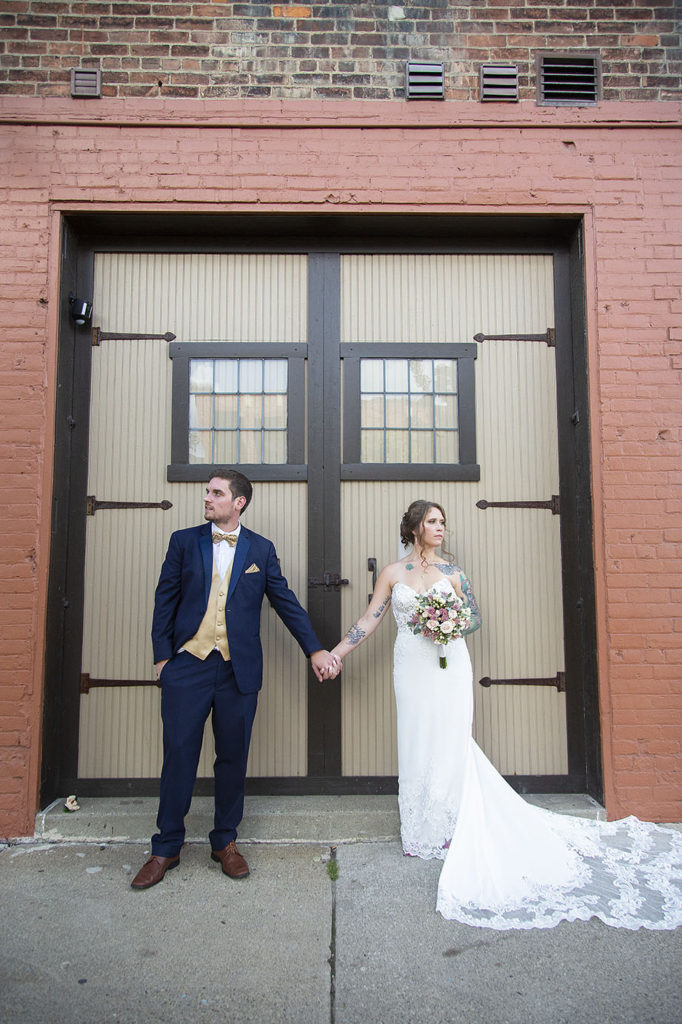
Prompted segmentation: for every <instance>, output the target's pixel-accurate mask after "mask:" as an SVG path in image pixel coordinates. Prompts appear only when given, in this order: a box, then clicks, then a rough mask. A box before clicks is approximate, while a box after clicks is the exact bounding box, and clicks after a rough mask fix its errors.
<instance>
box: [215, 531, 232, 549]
mask: <svg viewBox="0 0 682 1024" xmlns="http://www.w3.org/2000/svg"><path fill="white" fill-rule="evenodd" d="M221 540H226V541H227V543H228V544H229V545H230V547H231V548H233V547H234V546H235V544H236V543H237V534H236V533H214V534H213V543H214V544H220V542H221Z"/></svg>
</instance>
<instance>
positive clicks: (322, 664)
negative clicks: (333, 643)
mask: <svg viewBox="0 0 682 1024" xmlns="http://www.w3.org/2000/svg"><path fill="white" fill-rule="evenodd" d="M310 664H311V665H312V666H313V672H314V673H315V675H316V676H317V680H318V682H320V683H323V682H324V681H325V679H336V677H337V676H338V674H339V672H340V671H341V659H340V658H339V657H338V655H336V654H330V653H329V651H313V653H312V654H311V655H310Z"/></svg>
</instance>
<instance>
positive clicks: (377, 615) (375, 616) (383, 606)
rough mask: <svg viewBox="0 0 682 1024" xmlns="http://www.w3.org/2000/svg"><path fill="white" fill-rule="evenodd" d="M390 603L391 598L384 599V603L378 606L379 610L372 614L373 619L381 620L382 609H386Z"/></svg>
mask: <svg viewBox="0 0 682 1024" xmlns="http://www.w3.org/2000/svg"><path fill="white" fill-rule="evenodd" d="M390 603H391V598H390V595H389V596H388V597H387V598H386V600H385V601H384V603H383V604H381V605H379V609H378V611H376V612H374V618H375V619H380V618H381V616H382V615H383V613H384V608H387V607H388V605H389V604H390Z"/></svg>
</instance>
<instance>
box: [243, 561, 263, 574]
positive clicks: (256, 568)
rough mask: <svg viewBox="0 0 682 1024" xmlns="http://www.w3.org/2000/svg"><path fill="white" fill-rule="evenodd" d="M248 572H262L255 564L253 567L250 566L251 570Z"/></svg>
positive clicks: (253, 563) (252, 564)
mask: <svg viewBox="0 0 682 1024" xmlns="http://www.w3.org/2000/svg"><path fill="white" fill-rule="evenodd" d="M246 571H247V572H260V569H259V568H258V566H257V565H256V563H255V562H252V563H251V565H250V566H249V568H248V569H247V570H246Z"/></svg>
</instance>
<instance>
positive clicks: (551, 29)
mask: <svg viewBox="0 0 682 1024" xmlns="http://www.w3.org/2000/svg"><path fill="white" fill-rule="evenodd" d="M679 19H680V8H679V3H678V0H658V2H651V3H647V0H611V2H607V0H593V2H592V0H525V2H514V0H485V2H479V3H472V2H471V0H454V2H452V3H448V2H446V0H430V2H426V0H419V2H416V3H409V2H405V3H403V4H395V5H389V4H385V3H359V4H314V3H313V4H269V3H253V4H249V3H227V2H225V0H211V2H204V3H191V2H184V3H183V2H181V0H179V2H166V3H155V2H149V3H143V2H140V3H137V2H135V0H132V2H119V3H117V2H108V3H104V2H99V0H3V2H2V4H0V93H4V94H17V95H19V94H20V95H35V96H65V95H67V96H68V95H69V93H70V71H71V69H72V68H74V67H88V68H93V67H98V68H101V70H102V73H103V94H104V95H106V96H157V95H158V96H192V97H197V96H198V97H232V98H245V97H266V98H276V99H325V98H334V99H351V98H356V99H401V98H403V97H404V77H405V74H404V68H405V62H406V61H407V60H408V59H411V60H425V61H435V62H439V63H443V64H444V65H445V72H446V98H448V99H459V100H461V99H472V100H477V99H478V91H479V87H478V81H479V68H480V65H481V64H482V63H486V62H490V61H493V62H504V61H509V62H513V63H515V64H518V65H519V68H520V73H521V98H522V99H533V98H535V72H534V62H535V54H536V53H537V51H539V50H543V51H546V50H551V51H556V52H563V51H567V50H581V51H587V52H589V53H593V54H596V53H598V54H600V55H601V57H602V60H603V98H604V99H605V100H665V99H680V98H682V87H681V84H680V78H681V72H682V49H681V48H680V45H681V44H680V21H679Z"/></svg>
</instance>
